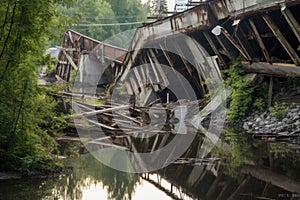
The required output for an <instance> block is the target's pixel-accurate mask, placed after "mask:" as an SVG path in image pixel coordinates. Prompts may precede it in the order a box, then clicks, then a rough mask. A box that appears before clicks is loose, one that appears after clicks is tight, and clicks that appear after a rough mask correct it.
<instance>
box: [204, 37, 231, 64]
mask: <svg viewBox="0 0 300 200" xmlns="http://www.w3.org/2000/svg"><path fill="white" fill-rule="evenodd" d="M203 35H204V37H205V38H206V40H207V41H208V43H209V45H210V47H211V48H212V50H213V51H214V53H215V54H216V55H217V56H218V58H219V60H220V62H221V63H222V65H223V66H224V68H227V67H228V66H227V63H226V62H225V60H224V58H223V56H222V55H221V54H220V52H219V50H218V48H217V47H216V45H215V43H214V42H213V40H212V39H211V37H210V36H209V34H208V33H206V32H203Z"/></svg>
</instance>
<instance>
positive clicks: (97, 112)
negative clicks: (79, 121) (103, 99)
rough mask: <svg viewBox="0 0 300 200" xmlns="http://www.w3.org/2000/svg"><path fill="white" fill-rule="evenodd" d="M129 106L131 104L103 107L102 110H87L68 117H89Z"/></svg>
mask: <svg viewBox="0 0 300 200" xmlns="http://www.w3.org/2000/svg"><path fill="white" fill-rule="evenodd" d="M127 108H129V105H123V106H116V107H113V108H107V109H102V110H95V111H91V112H85V113H79V114H75V115H70V116H69V117H68V118H70V117H73V118H78V117H88V116H93V115H97V114H103V113H107V112H112V111H117V110H123V109H127Z"/></svg>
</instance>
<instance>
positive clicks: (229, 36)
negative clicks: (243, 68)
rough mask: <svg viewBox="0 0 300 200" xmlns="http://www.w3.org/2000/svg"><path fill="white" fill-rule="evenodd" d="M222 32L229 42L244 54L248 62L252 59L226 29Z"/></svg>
mask: <svg viewBox="0 0 300 200" xmlns="http://www.w3.org/2000/svg"><path fill="white" fill-rule="evenodd" d="M221 31H222V33H223V34H224V36H225V37H226V38H227V39H228V40H229V42H230V43H231V44H232V45H233V46H234V47H235V48H236V49H237V50H238V51H239V52H240V53H241V54H242V56H243V57H244V58H245V59H246V60H248V61H249V60H251V58H250V57H248V55H247V54H248V53H246V52H245V51H244V49H243V48H242V47H241V45H240V44H239V43H238V42H237V41H235V39H234V38H233V37H232V36H231V35H230V34H229V33H228V31H227V30H226V29H225V28H224V27H222V28H221Z"/></svg>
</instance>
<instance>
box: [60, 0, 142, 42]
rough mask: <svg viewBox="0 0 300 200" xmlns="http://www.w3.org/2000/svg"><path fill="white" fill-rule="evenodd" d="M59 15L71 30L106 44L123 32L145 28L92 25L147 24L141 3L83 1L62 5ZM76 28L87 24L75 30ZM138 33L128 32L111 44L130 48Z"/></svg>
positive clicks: (134, 0) (136, 25) (118, 0)
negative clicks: (63, 17)
mask: <svg viewBox="0 0 300 200" xmlns="http://www.w3.org/2000/svg"><path fill="white" fill-rule="evenodd" d="M58 11H59V12H60V13H62V15H63V16H65V18H66V19H68V20H66V23H67V22H69V24H70V25H69V28H71V29H73V30H76V31H78V32H80V33H83V34H85V35H87V36H89V37H92V38H95V39H97V40H100V41H104V40H106V39H107V38H110V37H112V36H114V35H116V34H118V33H120V32H124V31H126V30H129V29H134V28H136V27H138V26H140V25H141V24H134V25H126V26H100V25H97V26H93V25H91V24H116V23H127V22H142V21H145V20H146V16H147V15H146V9H145V7H144V6H143V5H142V4H141V2H140V1H139V0H122V1H120V0H81V1H72V2H70V3H66V4H60V6H59V7H58ZM72 24H85V25H84V26H73V25H72ZM133 34H134V32H125V33H124V34H122V35H121V36H120V37H119V36H118V38H116V37H115V38H113V39H110V40H108V41H107V42H109V43H111V44H113V45H117V46H121V47H128V46H129V43H130V41H131V38H132V36H133Z"/></svg>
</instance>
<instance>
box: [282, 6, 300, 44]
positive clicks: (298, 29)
mask: <svg viewBox="0 0 300 200" xmlns="http://www.w3.org/2000/svg"><path fill="white" fill-rule="evenodd" d="M281 12H282V14H283V16H284V18H285V19H286V21H287V22H288V24H289V26H290V27H291V29H292V30H293V32H294V34H295V35H296V37H297V39H298V41H299V42H300V26H299V23H298V21H297V20H296V19H295V17H294V15H293V13H292V12H291V11H290V9H288V8H287V7H285V6H284V7H282V9H281Z"/></svg>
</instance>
